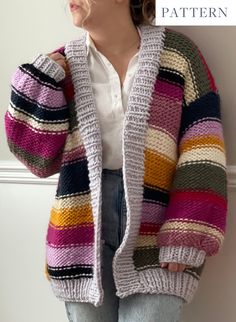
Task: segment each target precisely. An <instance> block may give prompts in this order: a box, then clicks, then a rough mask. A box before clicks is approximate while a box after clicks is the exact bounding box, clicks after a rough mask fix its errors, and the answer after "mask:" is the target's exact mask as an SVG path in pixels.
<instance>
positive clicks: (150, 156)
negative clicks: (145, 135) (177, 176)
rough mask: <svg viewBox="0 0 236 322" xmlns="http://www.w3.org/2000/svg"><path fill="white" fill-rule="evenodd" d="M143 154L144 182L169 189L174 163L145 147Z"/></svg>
mask: <svg viewBox="0 0 236 322" xmlns="http://www.w3.org/2000/svg"><path fill="white" fill-rule="evenodd" d="M144 154H145V160H144V163H145V164H144V167H145V173H144V182H145V184H147V185H153V186H158V187H159V188H162V189H167V190H169V189H170V185H171V182H172V179H173V177H172V176H173V175H174V171H175V165H176V163H175V162H171V161H170V160H168V159H167V158H166V157H164V156H162V155H159V154H156V153H153V152H152V151H150V150H148V149H145V152H144Z"/></svg>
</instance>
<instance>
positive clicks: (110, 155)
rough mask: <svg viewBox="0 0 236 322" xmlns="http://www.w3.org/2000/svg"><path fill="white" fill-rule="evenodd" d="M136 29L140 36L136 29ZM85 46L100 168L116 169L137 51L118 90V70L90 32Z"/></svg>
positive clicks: (120, 150)
mask: <svg viewBox="0 0 236 322" xmlns="http://www.w3.org/2000/svg"><path fill="white" fill-rule="evenodd" d="M136 28H137V30H138V32H139V35H140V37H141V33H140V29H139V27H136ZM86 45H87V57H88V64H89V72H90V78H91V82H92V88H93V93H94V98H95V104H96V108H97V112H98V119H99V122H100V128H101V135H102V146H103V148H102V149H103V150H102V153H103V168H107V169H118V168H121V167H122V130H123V121H124V114H125V111H126V108H127V102H128V95H129V92H130V89H131V86H132V83H133V80H134V73H135V70H136V67H137V61H138V54H139V52H137V53H136V54H135V55H134V56H133V57H132V58H131V59H130V61H129V65H128V68H127V72H126V76H125V80H124V83H123V86H122V88H121V83H120V78H119V75H118V73H117V71H116V70H115V68H114V67H113V65H112V64H111V63H110V62H109V60H108V59H107V58H106V57H105V56H104V55H103V54H102V53H101V52H100V51H98V50H97V48H96V46H95V44H94V42H93V40H92V38H91V37H90V35H89V32H87V37H86Z"/></svg>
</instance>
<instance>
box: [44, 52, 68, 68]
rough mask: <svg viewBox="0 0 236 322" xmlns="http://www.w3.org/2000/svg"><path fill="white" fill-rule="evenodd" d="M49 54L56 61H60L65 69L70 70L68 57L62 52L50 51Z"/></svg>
mask: <svg viewBox="0 0 236 322" xmlns="http://www.w3.org/2000/svg"><path fill="white" fill-rule="evenodd" d="M47 56H48V57H50V58H51V59H53V60H54V61H55V62H56V63H58V64H59V65H60V66H61V67H62V68H63V69H64V70H65V71H67V70H68V67H67V62H66V59H65V57H64V56H63V55H62V54H60V53H50V54H47Z"/></svg>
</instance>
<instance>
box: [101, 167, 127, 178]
mask: <svg viewBox="0 0 236 322" xmlns="http://www.w3.org/2000/svg"><path fill="white" fill-rule="evenodd" d="M102 172H103V173H106V174H114V175H118V176H120V177H123V169H122V168H119V169H106V168H103V169H102Z"/></svg>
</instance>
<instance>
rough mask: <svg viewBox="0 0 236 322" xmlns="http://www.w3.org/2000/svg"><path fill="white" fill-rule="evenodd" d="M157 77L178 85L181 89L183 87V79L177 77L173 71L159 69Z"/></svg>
mask: <svg viewBox="0 0 236 322" xmlns="http://www.w3.org/2000/svg"><path fill="white" fill-rule="evenodd" d="M158 76H159V77H160V78H162V79H166V80H168V81H170V82H173V83H175V84H179V85H180V86H181V87H183V86H184V77H183V76H180V75H178V74H177V73H176V71H175V70H174V69H171V68H163V67H160V68H159V73H158Z"/></svg>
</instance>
